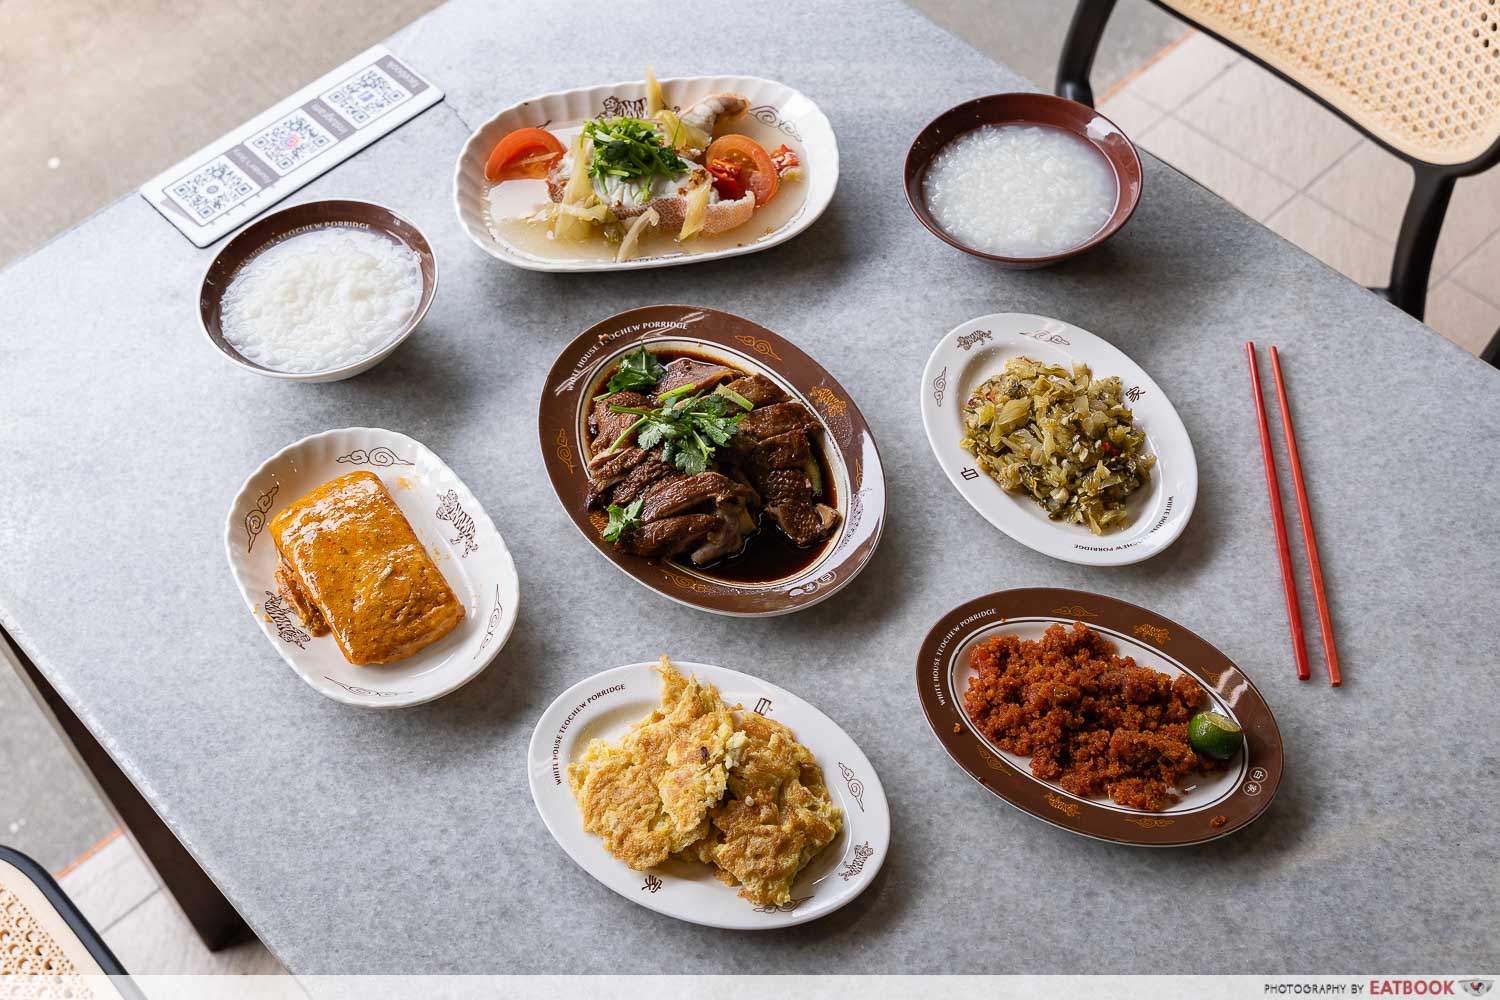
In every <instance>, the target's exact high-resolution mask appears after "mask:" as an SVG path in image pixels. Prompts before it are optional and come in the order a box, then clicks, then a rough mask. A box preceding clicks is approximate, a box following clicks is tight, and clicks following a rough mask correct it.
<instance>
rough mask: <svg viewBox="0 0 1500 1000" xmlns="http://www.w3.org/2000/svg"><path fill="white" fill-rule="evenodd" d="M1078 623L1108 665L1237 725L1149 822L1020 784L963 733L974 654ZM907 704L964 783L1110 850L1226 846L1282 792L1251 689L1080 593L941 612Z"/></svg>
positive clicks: (1031, 594) (982, 744)
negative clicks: (1204, 769) (986, 644)
mask: <svg viewBox="0 0 1500 1000" xmlns="http://www.w3.org/2000/svg"><path fill="white" fill-rule="evenodd" d="M1075 621H1077V622H1082V623H1083V624H1085V625H1087V626H1088V627H1089V628H1091V629H1093V630H1094V631H1095V632H1098V633H1099V634H1101V635H1103V636H1104V637H1105V638H1106V639H1108V640H1109V641H1110V642H1112V643H1113V644H1114V645H1115V647H1116V650H1117V653H1118V655H1120V656H1128V657H1132V658H1134V659H1135V661H1136V662H1137V663H1138V664H1140V665H1141V666H1143V667H1150V668H1151V669H1153V670H1156V671H1159V672H1161V673H1164V674H1168V675H1170V676H1172V677H1174V678H1175V677H1177V676H1178V675H1181V674H1187V675H1188V676H1190V677H1192V678H1193V679H1194V680H1196V681H1197V682H1198V684H1199V686H1200V687H1202V688H1204V690H1205V691H1206V692H1207V693H1208V697H1209V701H1210V702H1211V704H1210V705H1209V707H1208V710H1210V711H1215V712H1220V713H1222V714H1224V715H1227V716H1229V717H1230V718H1232V719H1234V720H1235V721H1236V722H1237V723H1239V725H1240V728H1241V729H1242V730H1243V732H1244V736H1245V740H1244V746H1243V747H1242V748H1241V749H1240V751H1239V752H1238V753H1236V754H1235V756H1234V757H1232V758H1230V760H1229V761H1228V767H1227V769H1225V770H1223V771H1219V772H1217V773H1212V774H1204V773H1199V774H1193V775H1190V776H1189V777H1188V779H1187V780H1188V781H1189V782H1191V783H1192V784H1190V785H1188V786H1187V787H1182V788H1178V789H1176V791H1177V792H1178V793H1179V795H1180V796H1181V797H1180V799H1179V801H1178V802H1177V803H1175V804H1174V805H1171V806H1169V807H1168V808H1166V809H1164V810H1161V811H1159V812H1153V811H1148V810H1145V809H1134V808H1129V807H1127V806H1122V805H1119V804H1117V803H1115V802H1112V801H1110V800H1109V799H1106V798H1083V797H1081V796H1078V795H1074V794H1072V793H1070V792H1068V791H1066V790H1065V789H1063V788H1062V787H1061V786H1060V785H1058V784H1056V783H1054V782H1051V781H1047V780H1044V779H1042V778H1038V777H1036V776H1035V775H1033V774H1032V773H1031V769H1030V766H1029V764H1030V760H1029V758H1027V757H1022V756H1019V755H1017V754H1013V753H1007V752H1006V751H1004V750H1002V749H1000V747H998V746H996V745H995V744H994V743H992V742H990V741H989V740H988V739H986V738H985V737H984V736H983V735H982V734H981V733H980V732H979V731H978V730H977V729H975V727H974V726H973V724H972V722H971V720H970V718H969V715H968V712H967V711H966V710H965V708H964V694H965V692H966V691H967V690H968V686H969V678H970V677H972V676H973V675H974V669H973V667H972V665H971V657H972V655H973V652H974V649H975V647H976V646H977V645H978V644H979V643H980V642H981V641H982V640H985V639H988V638H990V637H992V636H997V635H1005V634H1011V635H1015V636H1017V637H1019V638H1021V639H1040V638H1041V637H1042V634H1043V633H1044V632H1046V630H1047V629H1048V628H1049V627H1050V626H1052V625H1054V624H1061V625H1063V626H1065V627H1070V626H1071V625H1072V624H1073V623H1074V622H1075ZM917 695H918V697H919V698H920V700H921V702H922V710H923V711H924V712H925V713H926V714H927V722H928V724H929V725H931V726H932V731H933V732H934V733H936V734H937V738H938V742H939V743H941V744H942V745H943V749H944V750H946V751H948V756H950V757H952V758H953V760H954V762H955V763H957V764H958V766H959V767H961V768H963V769H964V770H965V771H967V772H968V774H969V777H971V778H973V779H974V780H975V781H977V782H979V783H980V784H981V785H983V786H984V787H985V788H988V789H989V790H990V791H991V792H994V793H995V794H996V795H998V796H1000V797H1001V798H1002V799H1004V800H1005V801H1006V802H1008V803H1010V804H1011V805H1013V806H1015V807H1016V808H1018V809H1020V810H1022V811H1023V812H1027V813H1030V814H1031V815H1032V816H1035V817H1036V818H1037V819H1040V820H1043V821H1045V822H1047V823H1051V824H1052V825H1053V826H1059V827H1062V828H1063V829H1064V830H1070V831H1072V832H1073V833H1079V834H1083V835H1084V836H1086V837H1093V838H1095V839H1096V840H1107V841H1111V842H1113V843H1117V844H1132V845H1137V846H1141V847H1181V846H1185V845H1188V844H1200V843H1203V842H1204V841H1209V840H1216V839H1218V838H1219V837H1224V836H1228V835H1229V834H1231V833H1234V832H1235V831H1237V830H1241V829H1243V828H1244V827H1246V826H1248V825H1250V824H1251V823H1252V822H1254V821H1255V820H1256V819H1258V818H1259V817H1260V815H1261V814H1262V813H1264V812H1265V811H1266V807H1267V806H1269V805H1270V804H1271V800H1272V799H1274V798H1275V797H1276V790H1277V789H1278V788H1279V787H1280V785H1281V772H1282V765H1283V757H1282V749H1281V731H1280V730H1279V729H1278V728H1277V726H1276V719H1275V717H1273V716H1272V715H1271V709H1270V707H1269V706H1267V705H1266V702H1265V699H1264V698H1262V697H1261V695H1260V692H1259V691H1258V690H1256V687H1255V685H1254V684H1253V683H1251V681H1250V678H1248V677H1246V676H1245V674H1244V673H1243V672H1242V671H1241V670H1240V669H1239V667H1237V666H1235V665H1234V663H1233V662H1232V661H1230V659H1229V658H1228V657H1227V656H1225V655H1224V654H1223V653H1221V652H1219V651H1218V650H1217V649H1215V648H1214V647H1213V646H1211V645H1209V644H1208V642H1206V641H1204V640H1203V639H1201V638H1199V637H1198V636H1196V635H1194V634H1193V633H1192V632H1189V631H1188V630H1187V629H1185V628H1183V627H1182V626H1181V625H1178V624H1177V623H1176V622H1174V621H1171V620H1170V619H1167V618H1163V617H1162V616H1161V615H1158V614H1156V613H1155V612H1153V611H1148V610H1146V609H1145V608H1140V607H1136V606H1135V605H1134V604H1127V603H1125V602H1124V601H1117V600H1115V599H1113V598H1110V597H1102V596H1100V595H1098V594H1089V593H1085V592H1083V591H1079V590H1061V589H1042V588H1036V589H1027V590H1006V591H1002V592H1000V593H998V594H990V595H988V596H986V597H981V598H978V599H976V600H973V601H969V602H968V603H967V604H961V605H959V606H958V607H956V608H954V609H953V610H952V611H950V612H948V613H947V614H946V615H944V616H943V617H942V618H941V619H939V620H938V623H937V624H936V625H934V626H933V627H932V631H930V632H928V633H927V638H926V639H924V640H923V641H922V648H921V651H920V652H919V653H918V654H917Z"/></svg>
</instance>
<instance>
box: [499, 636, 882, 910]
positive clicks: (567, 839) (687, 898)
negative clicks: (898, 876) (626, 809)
mask: <svg viewBox="0 0 1500 1000" xmlns="http://www.w3.org/2000/svg"><path fill="white" fill-rule="evenodd" d="M674 662H676V666H677V669H679V670H681V671H682V672H683V673H684V674H686V673H694V674H697V675H698V678H699V679H700V680H703V681H708V682H710V683H712V684H714V685H715V686H716V687H717V688H718V689H719V693H720V694H721V695H722V696H723V697H724V700H725V702H727V703H728V704H730V705H733V704H734V703H735V702H739V703H740V704H741V705H743V706H744V709H745V711H756V710H758V711H760V712H761V713H762V714H764V715H765V716H766V717H767V718H769V719H775V720H776V721H777V722H780V723H783V724H785V725H787V726H790V727H791V730H792V732H793V733H794V734H795V735H796V737H797V740H798V741H799V742H801V743H802V744H803V745H804V746H806V747H807V748H808V749H809V750H811V751H812V753H813V756H814V757H815V758H817V761H818V765H819V766H820V767H822V769H823V778H824V780H825V781H826V782H827V784H828V792H829V794H830V795H831V796H832V797H833V800H834V803H835V804H836V805H838V806H839V808H841V809H843V811H844V826H843V829H841V830H840V831H839V835H838V836H837V837H836V838H834V841H833V843H831V844H829V845H828V846H827V847H826V848H824V849H823V851H822V853H821V854H819V855H818V856H817V857H816V858H814V859H813V861H812V863H811V864H809V865H808V866H807V867H806V868H804V869H803V870H802V873H801V874H800V875H798V876H797V881H796V883H795V884H794V885H793V886H792V902H791V903H790V904H789V905H787V906H785V907H776V906H771V907H765V908H761V907H757V906H755V905H754V904H753V903H750V902H749V901H748V900H744V899H741V898H740V896H739V890H737V889H733V888H730V887H729V886H727V885H725V884H724V883H722V882H720V881H719V880H718V879H717V878H715V877H714V875H713V873H712V870H711V869H710V868H709V867H708V866H707V865H699V864H690V863H687V862H681V861H677V860H675V859H674V860H668V861H667V862H666V864H664V865H661V866H659V867H657V868H653V869H651V870H650V871H645V872H638V871H635V870H634V869H632V868H630V867H629V866H627V865H626V864H625V862H623V861H620V860H618V859H617V858H615V857H613V856H612V855H610V853H609V852H608V851H606V850H605V849H604V842H603V841H602V840H600V839H599V838H598V837H595V836H594V835H592V834H590V833H585V832H584V829H583V820H582V817H581V815H580V814H579V811H578V804H577V803H576V802H575V801H574V800H573V793H572V790H571V789H570V788H569V787H568V774H567V768H568V764H569V763H570V762H571V761H573V760H575V759H576V758H577V757H578V756H579V755H581V754H582V753H583V749H584V747H586V746H587V745H588V742H589V740H591V739H594V738H596V737H597V738H600V739H606V740H613V739H617V738H618V737H620V736H621V735H623V734H624V732H625V730H627V729H629V728H630V726H631V724H632V723H634V722H636V721H637V720H639V719H642V718H645V717H646V716H647V715H649V714H650V713H651V710H652V709H654V708H656V707H658V706H659V705H660V704H661V679H660V678H659V677H658V676H657V675H656V672H655V671H654V670H653V669H652V667H653V666H654V665H655V664H653V663H632V664H631V665H629V666H626V667H616V668H615V669H613V670H606V671H604V672H603V673H600V674H595V675H594V676H593V677H590V678H588V679H587V680H584V681H579V682H578V683H577V684H574V685H573V686H572V687H570V688H569V689H568V690H566V691H564V692H563V693H562V694H561V695H559V696H558V698H557V700H556V701H554V702H553V703H552V704H551V705H550V706H548V708H547V711H545V712H543V713H542V717H541V719H540V720H538V721H537V725H536V731H535V732H534V733H532V735H531V748H530V750H529V751H528V753H527V763H528V769H529V770H530V772H531V797H532V799H534V800H535V801H536V808H537V811H538V812H539V813H541V814H542V822H543V823H546V824H547V829H548V830H550V831H551V832H552V836H553V837H554V838H556V840H557V842H558V843H559V844H560V845H562V849H563V850H565V851H567V852H568V856H569V857H571V858H572V859H573V860H574V861H576V862H578V864H579V866H580V867H582V868H583V870H584V871H586V872H588V873H589V874H590V875H592V876H594V878H596V879H598V880H599V881H600V882H603V883H604V884H605V885H606V886H608V887H609V888H611V889H613V890H614V891H615V892H617V893H619V894H620V895H622V896H624V897H625V898H626V899H629V900H631V901H632V902H635V903H639V904H640V905H642V906H644V907H646V908H647V909H650V910H655V911H656V912H658V913H664V914H666V915H667V916H669V917H676V918H677V919H678V920H686V921H688V922H689V923H694V924H703V925H704V926H706V927H723V928H728V929H731V930H766V929H771V928H776V927H790V926H792V925H793V924H803V923H806V922H807V921H809V920H816V919H817V918H819V917H821V916H825V915H826V914H829V913H832V912H833V911H834V910H837V909H838V908H839V907H841V906H843V905H844V904H846V903H848V902H849V901H850V900H851V899H853V898H854V897H855V896H858V895H859V894H860V893H861V892H863V891H864V890H865V889H866V887H868V886H869V884H870V883H871V882H872V881H873V880H874V878H875V873H876V872H878V871H880V866H881V865H882V864H883V863H884V862H885V856H886V854H887V852H888V851H889V848H890V842H891V814H890V809H889V807H888V806H887V805H886V801H885V790H884V789H883V788H881V785H880V779H879V778H878V777H876V776H875V769H874V768H872V767H871V766H870V762H869V761H868V760H867V759H865V755H864V754H863V753H862V752H860V749H859V747H858V746H856V745H855V743H854V741H853V740H852V739H850V738H849V736H848V734H847V733H845V732H844V731H843V730H842V729H840V728H839V727H838V725H837V724H836V723H835V722H834V721H833V720H832V719H830V718H829V717H828V716H826V715H824V714H823V713H822V712H820V711H818V710H817V709H816V708H813V707H812V706H811V705H809V704H808V703H807V702H805V701H803V700H802V699H801V698H798V697H797V696H796V695H794V694H792V693H791V692H789V691H784V690H782V689H781V688H779V687H776V686H775V685H774V684H768V683H766V682H765V681H763V680H760V679H758V678H755V677H751V676H750V675H748V674H742V673H740V672H739V671H736V670H726V669H725V668H724V667H715V666H711V665H709V664H706V663H687V662H677V661H674Z"/></svg>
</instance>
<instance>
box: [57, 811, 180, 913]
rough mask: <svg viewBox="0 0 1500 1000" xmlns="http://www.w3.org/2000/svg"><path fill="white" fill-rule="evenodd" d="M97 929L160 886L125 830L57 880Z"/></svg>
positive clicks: (130, 908) (125, 911)
mask: <svg viewBox="0 0 1500 1000" xmlns="http://www.w3.org/2000/svg"><path fill="white" fill-rule="evenodd" d="M57 881H58V884H59V885H61V886H62V888H63V892H65V893H67V894H68V898H69V899H71V900H72V901H73V905H74V906H77V907H78V908H79V909H80V910H82V911H83V915H84V916H85V917H87V918H88V921H89V923H91V924H93V925H94V929H95V930H98V931H101V932H102V931H103V929H104V928H106V927H109V926H110V925H112V924H113V923H114V922H115V921H117V920H119V919H120V918H121V917H123V916H125V914H127V913H129V912H130V911H131V910H132V909H133V908H134V907H136V906H137V905H139V904H140V903H141V902H143V901H144V900H145V899H146V897H147V896H150V895H151V894H152V893H154V892H155V891H156V890H157V889H158V888H160V886H158V885H157V882H156V876H155V875H153V874H152V873H151V869H150V868H149V867H148V866H147V865H146V862H145V860H144V859H143V858H142V857H141V856H140V855H139V854H138V853H136V850H135V846H134V845H133V844H132V843H131V842H130V838H129V837H127V836H125V835H124V834H123V833H122V834H120V835H119V836H117V837H115V839H114V840H112V841H110V842H109V843H108V844H106V845H105V846H104V847H103V848H101V849H100V850H99V851H98V853H96V854H94V855H93V856H92V857H90V858H89V859H88V860H87V861H84V862H83V863H82V864H80V865H79V866H78V867H77V868H74V869H73V870H72V871H70V872H68V873H67V874H65V875H63V876H62V877H61V878H59V879H58V880H57Z"/></svg>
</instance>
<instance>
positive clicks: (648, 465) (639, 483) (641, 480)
mask: <svg viewBox="0 0 1500 1000" xmlns="http://www.w3.org/2000/svg"><path fill="white" fill-rule="evenodd" d="M658 454H660V453H659V452H654V451H653V452H651V453H650V455H648V456H647V458H646V460H645V461H643V462H641V463H640V464H638V465H637V466H636V467H635V468H633V469H631V470H630V473H629V474H628V475H626V476H625V477H624V478H623V479H621V480H619V482H617V483H616V484H615V489H614V496H613V498H612V500H613V502H614V503H617V504H619V505H620V506H621V507H623V506H625V505H626V504H629V503H634V502H635V499H636V498H637V497H639V496H640V495H641V494H642V493H644V492H646V487H648V486H650V485H651V484H652V483H654V482H657V481H658V480H661V479H665V478H666V477H668V476H681V475H682V473H681V472H679V471H678V470H677V469H676V467H675V466H671V465H668V464H667V463H666V462H663V461H662V460H661V459H660V458H658V457H657V456H658ZM684 478H686V477H684Z"/></svg>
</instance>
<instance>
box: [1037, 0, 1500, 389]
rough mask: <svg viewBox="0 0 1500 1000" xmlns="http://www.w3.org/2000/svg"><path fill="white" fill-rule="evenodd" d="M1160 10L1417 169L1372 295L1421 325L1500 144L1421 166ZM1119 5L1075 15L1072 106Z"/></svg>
mask: <svg viewBox="0 0 1500 1000" xmlns="http://www.w3.org/2000/svg"><path fill="white" fill-rule="evenodd" d="M1151 2H1152V3H1155V4H1156V6H1158V7H1160V8H1161V9H1162V10H1164V11H1166V12H1167V13H1169V14H1171V15H1172V16H1173V17H1176V18H1177V19H1178V20H1181V21H1184V22H1185V23H1187V24H1191V25H1192V26H1193V27H1194V28H1196V29H1198V30H1199V31H1202V32H1203V33H1204V34H1206V35H1209V36H1211V37H1213V38H1216V39H1218V40H1219V41H1220V42H1223V43H1224V44H1225V45H1227V46H1229V47H1230V48H1232V49H1234V50H1235V51H1236V52H1238V53H1240V54H1241V55H1243V56H1244V57H1245V58H1247V59H1250V60H1252V61H1253V62H1255V63H1256V65H1258V66H1261V67H1262V68H1264V69H1267V70H1269V71H1270V72H1272V73H1275V74H1276V75H1277V76H1279V77H1280V78H1281V79H1283V80H1285V81H1286V82H1287V83H1290V84H1291V85H1292V86H1294V87H1296V88H1297V89H1298V90H1300V91H1302V92H1303V93H1304V94H1306V95H1307V96H1309V97H1311V98H1312V99H1313V100H1315V101H1317V102H1318V103H1319V104H1321V105H1323V106H1324V107H1325V108H1327V109H1328V110H1330V111H1332V112H1333V113H1334V114H1336V115H1338V116H1339V117H1340V118H1342V119H1344V121H1346V122H1348V123H1349V124H1350V125H1353V126H1354V127H1355V128H1356V129H1359V131H1360V132H1361V133H1363V134H1364V135H1365V136H1367V137H1369V138H1370V139H1371V140H1372V141H1374V142H1375V143H1376V144H1377V145H1379V146H1380V147H1381V148H1382V149H1384V150H1385V151H1386V152H1388V153H1390V154H1392V155H1393V156H1397V157H1400V158H1401V159H1402V160H1404V161H1406V163H1407V164H1408V165H1410V166H1411V169H1412V189H1411V196H1410V197H1409V198H1408V199H1407V202H1406V214H1405V215H1404V216H1403V217H1402V219H1401V234H1400V236H1398V237H1397V239H1396V256H1395V259H1394V260H1393V261H1392V263H1391V280H1390V284H1389V285H1388V286H1387V287H1385V288H1375V289H1371V291H1374V292H1376V293H1378V294H1380V295H1383V296H1385V298H1387V299H1388V300H1390V302H1391V304H1392V305H1394V306H1396V307H1397V308H1399V309H1401V310H1402V311H1403V312H1406V313H1409V314H1410V315H1412V316H1414V317H1416V318H1417V319H1422V317H1423V315H1424V313H1425V312H1426V310H1427V282H1428V279H1429V278H1430V277H1431V275H1432V257H1433V253H1434V252H1435V251H1436V250H1437V242H1438V236H1439V235H1440V234H1441V233H1442V230H1443V216H1444V215H1445V214H1446V213H1447V211H1448V201H1449V199H1451V198H1452V197H1453V185H1454V182H1455V181H1457V180H1458V178H1460V177H1468V176H1470V175H1473V174H1478V173H1483V172H1484V171H1486V170H1488V169H1489V168H1490V167H1492V166H1494V165H1495V164H1496V163H1497V162H1500V140H1497V141H1496V142H1495V143H1493V144H1492V145H1491V146H1490V148H1489V149H1487V150H1485V151H1484V152H1483V153H1482V154H1480V155H1479V156H1476V157H1475V158H1474V159H1472V160H1469V161H1468V162H1466V163H1453V164H1433V163H1428V162H1427V161H1425V160H1419V159H1416V158H1414V157H1412V156H1409V155H1408V154H1406V153H1403V152H1402V151H1401V150H1399V149H1395V148H1393V147H1391V146H1390V145H1389V144H1387V143H1386V142H1384V141H1383V140H1381V139H1380V138H1379V137H1377V136H1374V135H1371V134H1370V133H1369V132H1368V131H1366V130H1365V129H1364V128H1363V127H1361V126H1360V124H1359V123H1358V122H1356V121H1354V120H1353V119H1351V118H1349V117H1348V116H1347V115H1345V114H1344V113H1343V112H1342V111H1340V110H1339V109H1338V108H1336V107H1334V106H1333V105H1331V104H1329V103H1328V102H1327V101H1325V100H1324V99H1323V98H1322V97H1320V96H1319V95H1318V94H1315V93H1313V92H1312V91H1311V90H1309V89H1308V88H1307V87H1305V86H1303V85H1302V84H1301V83H1299V82H1298V81H1296V80H1294V79H1292V78H1291V77H1289V76H1287V75H1286V74H1285V73H1282V72H1280V71H1279V70H1277V69H1276V68H1275V67H1272V66H1267V65H1266V64H1265V63H1263V62H1261V61H1260V60H1259V59H1257V58H1256V57H1255V56H1254V55H1252V54H1251V53H1249V52H1246V51H1245V50H1244V49H1243V48H1241V47H1240V46H1238V45H1236V44H1235V43H1234V42H1233V41H1232V40H1230V39H1228V38H1224V37H1223V36H1221V35H1218V34H1216V33H1215V32H1213V31H1210V30H1209V29H1207V28H1205V27H1203V25H1201V24H1198V23H1197V22H1195V21H1193V20H1191V19H1190V18H1187V17H1184V16H1183V15H1182V14H1181V13H1179V12H1178V11H1176V10H1173V9H1172V8H1171V7H1167V6H1165V5H1164V4H1162V3H1160V2H1159V0H1151ZM1115 3H1116V0H1078V6H1077V8H1075V9H1074V11H1073V21H1072V23H1071V24H1070V25H1069V27H1068V35H1067V39H1066V40H1065V41H1064V42H1063V51H1062V58H1061V59H1060V60H1059V61H1058V65H1057V86H1056V91H1057V93H1058V94H1059V95H1060V96H1062V97H1066V98H1068V99H1070V100H1074V101H1079V102H1081V103H1083V104H1087V105H1089V106H1090V107H1093V104H1094V92H1093V90H1092V89H1091V88H1090V86H1089V74H1090V72H1091V71H1092V70H1093V67H1094V53H1095V52H1097V51H1098V48H1099V40H1100V38H1102V37H1103V35H1104V28H1105V25H1107V24H1108V23H1109V15H1110V14H1111V12H1113V10H1114V7H1115ZM1480 357H1481V358H1483V359H1484V360H1485V361H1488V362H1489V363H1490V364H1492V365H1494V366H1496V367H1497V368H1500V332H1497V333H1496V334H1495V336H1494V338H1492V339H1491V340H1490V343H1489V346H1488V347H1486V348H1485V349H1484V351H1483V352H1482V353H1481V354H1480Z"/></svg>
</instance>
